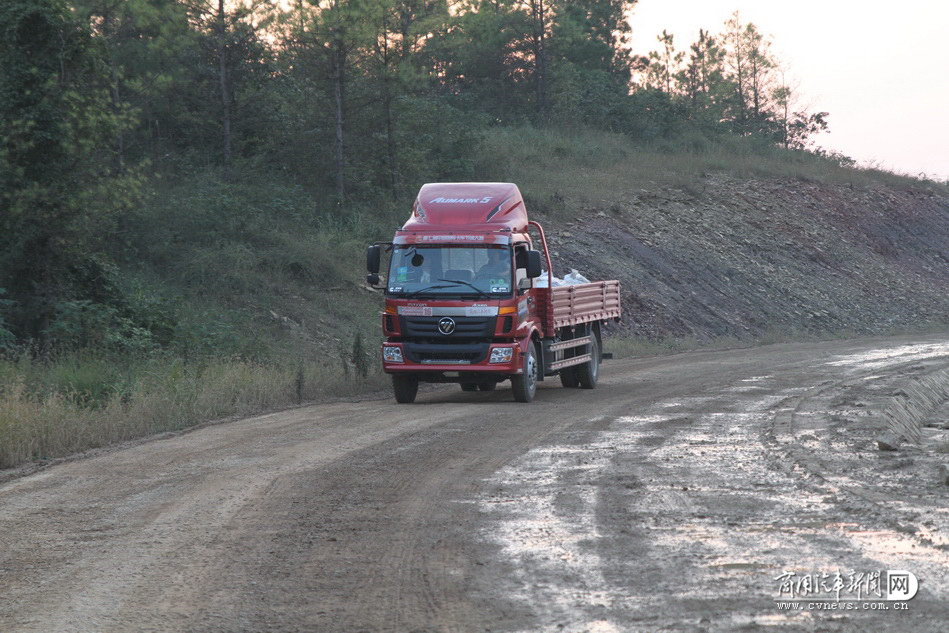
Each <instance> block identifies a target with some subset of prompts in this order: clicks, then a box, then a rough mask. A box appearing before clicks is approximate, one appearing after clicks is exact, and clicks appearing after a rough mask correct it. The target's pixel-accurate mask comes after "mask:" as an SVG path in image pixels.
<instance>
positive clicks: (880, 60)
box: [631, 0, 949, 180]
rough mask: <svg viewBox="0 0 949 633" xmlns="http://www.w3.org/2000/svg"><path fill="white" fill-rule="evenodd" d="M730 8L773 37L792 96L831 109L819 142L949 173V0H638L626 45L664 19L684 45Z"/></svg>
mask: <svg viewBox="0 0 949 633" xmlns="http://www.w3.org/2000/svg"><path fill="white" fill-rule="evenodd" d="M735 10H738V11H740V12H741V17H742V20H743V22H749V21H751V22H754V23H755V24H756V25H757V26H758V29H759V30H760V31H761V32H762V33H765V34H767V35H770V36H771V37H772V40H773V49H772V50H773V51H774V52H775V53H776V54H777V56H778V57H779V58H780V60H781V61H782V62H784V64H785V65H786V66H788V67H789V69H790V72H789V75H788V77H789V81H790V83H791V85H795V84H796V85H797V89H798V94H799V96H800V97H801V102H802V103H803V104H804V105H805V106H807V108H808V109H809V110H811V111H826V112H829V113H830V117H829V118H828V121H829V123H830V133H829V134H825V135H822V136H821V137H820V138H819V139H818V143H819V144H820V145H821V146H822V147H825V148H828V149H836V150H838V151H840V152H843V153H844V154H846V155H848V156H850V157H852V158H855V159H857V160H858V161H860V163H861V164H867V163H869V162H873V163H875V164H877V165H879V166H882V167H883V168H885V169H889V170H893V171H899V172H904V173H910V174H914V175H915V174H918V173H920V172H924V173H926V174H928V175H930V176H934V177H936V178H939V179H943V180H945V179H949V2H946V1H945V0H899V1H898V2H893V1H892V0H891V1H889V2H882V1H880V0H862V1H861V0H782V1H777V0H756V1H755V0H639V2H638V3H637V4H636V5H635V7H634V9H633V13H632V17H631V24H632V26H633V39H632V47H633V52H635V53H637V54H645V53H647V52H649V51H650V50H654V49H657V48H658V43H657V42H656V35H658V34H659V33H661V32H662V30H663V29H664V28H665V29H667V30H668V31H669V32H670V33H672V34H673V35H675V43H676V48H677V49H679V50H688V45H689V44H691V43H692V42H693V41H695V39H696V38H697V36H698V31H699V28H705V29H707V30H709V31H711V32H712V33H719V32H721V31H722V28H723V24H724V23H725V20H727V19H728V18H729V16H731V14H732V13H733V12H734V11H735Z"/></svg>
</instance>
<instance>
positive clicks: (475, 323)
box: [399, 316, 497, 341]
mask: <svg viewBox="0 0 949 633" xmlns="http://www.w3.org/2000/svg"><path fill="white" fill-rule="evenodd" d="M399 318H400V319H401V322H402V336H404V337H407V338H425V339H431V340H433V341H450V340H454V339H459V338H492V337H493V336H494V328H495V325H496V324H497V317H493V316H492V317H461V316H458V317H451V318H452V319H454V321H455V331H454V332H452V333H451V334H448V335H445V334H442V333H440V332H439V331H438V322H439V320H441V319H442V317H414V316H413V317H406V316H403V317H399Z"/></svg>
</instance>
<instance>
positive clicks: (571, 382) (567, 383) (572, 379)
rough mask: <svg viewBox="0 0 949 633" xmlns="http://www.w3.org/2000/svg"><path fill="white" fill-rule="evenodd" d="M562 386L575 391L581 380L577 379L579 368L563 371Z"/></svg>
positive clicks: (561, 373)
mask: <svg viewBox="0 0 949 633" xmlns="http://www.w3.org/2000/svg"><path fill="white" fill-rule="evenodd" d="M560 384H561V385H563V386H564V387H567V388H568V389H575V388H576V387H577V385H579V384H580V379H579V378H577V368H576V367H567V368H566V369H561V370H560Z"/></svg>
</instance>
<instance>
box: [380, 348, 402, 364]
mask: <svg viewBox="0 0 949 633" xmlns="http://www.w3.org/2000/svg"><path fill="white" fill-rule="evenodd" d="M382 358H383V359H385V361H386V362H387V363H402V362H405V361H403V360H402V348H401V347H393V346H392V345H383V346H382Z"/></svg>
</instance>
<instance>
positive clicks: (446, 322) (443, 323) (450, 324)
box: [438, 317, 455, 336]
mask: <svg viewBox="0 0 949 633" xmlns="http://www.w3.org/2000/svg"><path fill="white" fill-rule="evenodd" d="M438 331H439V332H441V333H442V334H444V335H445V336H448V335H449V334H451V333H452V332H454V331H455V320H454V319H453V318H451V317H445V318H443V319H442V320H440V321H439V322H438Z"/></svg>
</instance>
